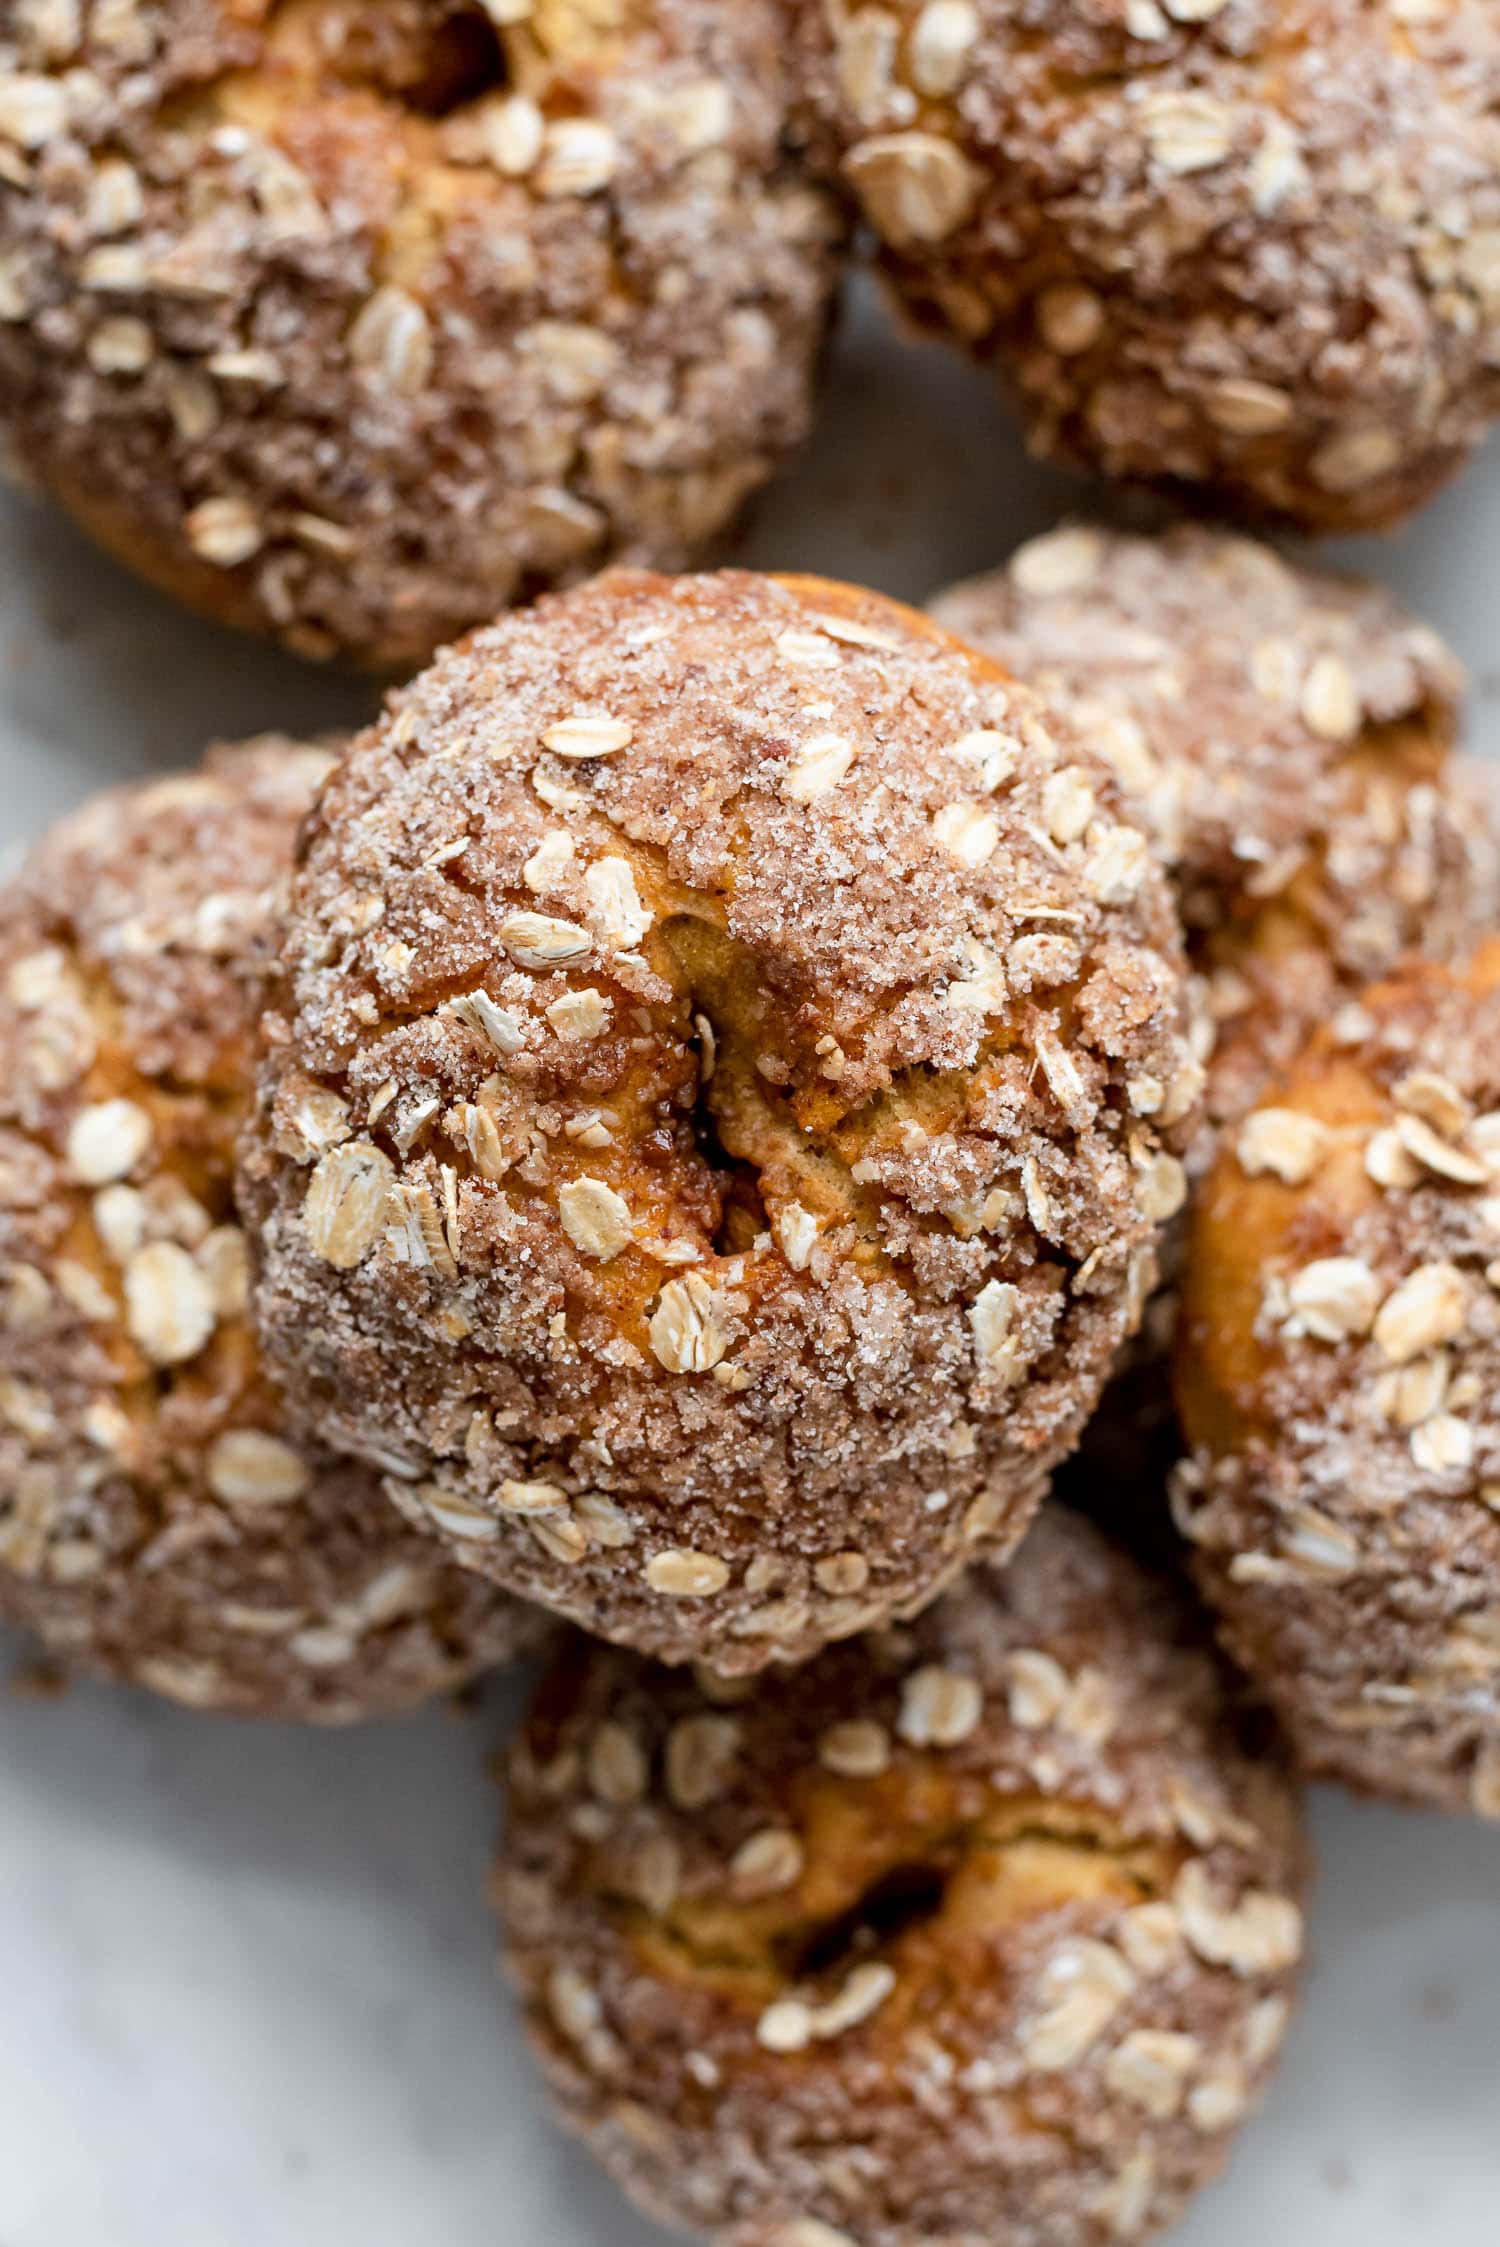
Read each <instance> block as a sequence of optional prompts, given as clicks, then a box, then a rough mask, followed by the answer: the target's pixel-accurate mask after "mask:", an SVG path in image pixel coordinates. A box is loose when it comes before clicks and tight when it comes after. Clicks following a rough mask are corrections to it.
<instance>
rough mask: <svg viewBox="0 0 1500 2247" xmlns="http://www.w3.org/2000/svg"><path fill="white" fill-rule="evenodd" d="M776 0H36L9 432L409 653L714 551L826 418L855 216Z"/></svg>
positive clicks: (274, 610) (244, 605)
mask: <svg viewBox="0 0 1500 2247" xmlns="http://www.w3.org/2000/svg"><path fill="white" fill-rule="evenodd" d="M784 48H785V39H784V35H783V30H782V24H781V15H780V9H779V4H778V0H735V5H734V6H732V7H722V6H718V5H716V4H712V0H504V4H503V5H502V4H501V0H97V4H96V5H94V6H92V7H91V8H89V9H87V10H81V9H79V8H78V7H77V6H76V5H74V0H12V4H11V5H10V6H8V7H7V8H6V9H5V11H4V13H3V19H0V423H3V424H4V425H6V426H7V428H8V434H9V437H10V440H11V447H12V450H13V453H14V456H15V458H16V460H17V462H18V464H19V466H20V467H21V469H22V470H23V472H25V473H27V474H29V475H30V476H31V477H33V478H34V479H36V480H37V481H38V482H40V483H41V484H42V485H44V486H45V487H46V488H47V489H48V490H49V491H51V492H52V493H53V495H54V496H55V497H56V498H57V499H59V500H60V501H61V503H62V504H63V505H64V506H65V507H67V508H68V509H69V511H70V512H71V513H73V514H74V515H75V516H76V517H77V519H78V520H79V521H80V522H81V523H82V524H83V525H84V527H85V528H86V529H87V530H88V531H90V532H91V534H92V535H93V536H94V537H96V538H97V539H98V540H99V541H100V542H101V544H103V545H104V546H105V547H107V548H108V549H109V550H110V551H111V552H112V553H114V554H115V555H116V556H117V557H118V558H120V559H122V560H123V561H125V562H127V563H128V564H129V565H130V566H131V567H132V568H134V569H136V570H138V571H140V572H141V573H142V574H143V575H144V576H146V577H148V578H149V579H151V580H152V581H153V582H154V583H155V584H157V585H159V586H161V587H163V588H164V589H165V590H167V591H169V592H170V593H172V594H174V595H175V596H176V597H177V598H178V599H180V600H183V601H185V602H187V603H188V604H189V605H190V606H192V607H194V608H197V609H199V610H202V611H203V612H205V613H207V614H209V615H212V616H215V617H217V618H219V619H221V620H222V621H224V622H226V623H230V624H234V625H238V626H242V627H247V628H250V629H253V630H256V631H260V632H267V633H271V634H274V635H275V636H276V637H278V638H279V639H281V640H282V641H283V642H284V643H285V644H287V645H288V646H290V647H292V648H294V649H296V650H297V651H298V652H300V653H303V654H306V655H310V656H317V657H322V656H329V655H333V654H338V653H341V654H345V655H348V656H352V657H353V658H355V659H356V660H358V661H360V662H362V663H365V664H369V665H374V666H377V667H380V668H384V669H391V670H405V671H409V670H411V669H414V668H415V667H416V666H417V665H418V664H419V663H421V662H423V661H424V660H425V659H426V657H427V656H428V655H429V654H430V653H431V651H432V649H433V648H434V647H435V646H436V645H437V644H438V643H439V642H441V641H443V640H446V639H449V638H452V637H454V636H455V635H456V634H457V633H459V632H461V631H463V630H464V629H466V628H467V627H468V626H470V625H472V624H475V623H478V622H480V621H482V620H484V619H486V618H488V617H490V616H493V615H494V614H495V612H496V610H497V609H500V608H503V607H504V606H505V605H506V604H507V603H509V602H510V601H512V600H518V599H522V598H525V597H528V596H529V595H530V594H531V593H533V592H535V591H536V590H537V589H538V588H540V587H544V586H547V585H550V584H555V583H557V582H560V581H566V580H569V579H571V578H575V577H579V576H582V575H584V574H586V573H587V572H588V571H589V570H591V569H593V568H596V567H597V566H598V565H599V564H600V563H601V562H603V561H605V560H608V559H611V558H623V559H626V560H632V561H641V562H651V563H655V564H658V565H660V566H663V567H678V566H681V565H682V564H684V563H685V562H686V561H687V560H688V559H690V558H691V557H692V556H693V555H694V554H696V553H701V552H702V551H703V550H704V549H705V547H706V546H707V545H708V544H709V543H711V542H712V540H713V539H714V538H715V536H716V535H717V534H718V533H719V532H721V531H722V530H723V529H724V528H725V527H726V525H727V524H728V523H729V521H730V520H731V519H732V517H733V516H734V514H735V513H736V511H737V509H738V507H739V505H740V503H741V502H742V501H743V500H744V499H745V497H746V496H747V494H748V493H750V492H751V491H753V490H755V489H756V488H757V487H758V486H759V485H760V484H761V483H763V482H764V480H765V478H766V477H767V475H768V474H769V473H770V472H771V469H772V467H773V466H774V464H775V462H776V460H777V459H778V457H779V456H780V455H781V454H782V453H783V452H784V451H785V450H786V448H787V447H788V446H790V445H791V444H793V443H795V442H796V441H797V440H799V439H800V438H801V436H802V435H803V433H804V430H805V426H806V422H807V417H808V405H809V397H810V392H811V388H812V383H813V377H814V372H815V366H816V360H817V357H818V353H819V350H820V347H821V343H822V340H823V337H824V334H825V331H826V328H827V324H828V318H829V314H830V310H831V306H832V301H833V295H834V291H835V288H836V285H837V281H838V276H839V271H840V265H841V248H842V244H841V236H842V231H843V226H842V220H841V219H840V217H839V215H838V212H837V210H836V208H835V205H834V202H833V200H832V199H831V198H830V197H829V196H828V195H827V194H826V193H824V192H823V191H822V190H820V189H817V188H815V187H813V186H811V185H810V184H809V183H808V181H807V180H806V178H805V177H804V175H803V173H802V171H801V169H800V168H799V166H798V165H797V163H796V162H795V161H794V160H793V159H792V157H791V156H790V155H789V153H788V150H787V147H786V145H785V124H786V113H787V108H788V104H789V100H790V85H789V73H788V65H787V60H786V56H785V53H784Z"/></svg>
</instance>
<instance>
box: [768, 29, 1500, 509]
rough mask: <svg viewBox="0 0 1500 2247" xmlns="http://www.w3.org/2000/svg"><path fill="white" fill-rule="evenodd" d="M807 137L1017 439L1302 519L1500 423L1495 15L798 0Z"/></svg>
mask: <svg viewBox="0 0 1500 2247" xmlns="http://www.w3.org/2000/svg"><path fill="white" fill-rule="evenodd" d="M794 15H795V18H796V21H797V24H798V26H799V31H800V37H801V42H802V46H803V50H804V55H805V67H806V71H807V78H808V86H809V107H810V110H811V114H812V119H813V122H812V125H811V128H810V130H811V137H812V139H813V141H814V143H815V145H816V146H817V147H818V148H819V150H820V153H821V158H822V161H823V163H824V164H825V165H826V166H827V168H828V169H829V171H830V173H833V172H836V173H837V174H838V175H839V176H840V177H842V179H843V180H844V181H845V183H846V184H847V185H848V186H849V187H850V188H852V190H853V192H854V194H855V195H856V197H857V198H858V200H859V202H860V204H861V205H862V207H863V210H864V213H865V216H866V217H867V219H868V220H869V221H870V223H871V224H872V226H873V227H874V230H875V233H876V235H877V237H878V240H879V243H880V247H881V253H882V262H883V265H884V268H885V271H886V273H887V275H888V276H889V278H890V280H891V282H892V284H893V286H894V288H895V291H896V293H897V294H898V296H899V297H900V299H901V301H902V303H903V304H904V305H905V306H906V307H907V308H908V309H909V310H910V311H911V312H912V313H914V314H915V316H916V318H917V319H918V320H919V321H920V322H922V323H923V324H924V325H925V326H927V327H929V328H932V329H934V330H936V331H938V332H940V333H943V334H946V335H948V336H950V337H953V338H955V339H956V340H958V341H960V342H961V343H962V344H964V345H965V346H966V347H967V348H968V349H969V350H970V351H972V352H973V353H974V354H975V355H976V356H977V357H978V358H979V359H981V360H982V361H983V362H984V363H986V364H987V365H990V366H993V367H995V368H996V369H998V370H999V371H1000V372H1002V373H1003V375H1004V376H1005V378H1006V380H1007V382H1008V384H1009V385H1010V386H1011V387H1012V388H1014V389H1015V390H1016V391H1017V392H1018V393H1019V396H1020V400H1021V404H1022V408H1023V411H1024V413H1025V416H1026V421H1027V426H1028V429H1029V432H1030V436H1031V441H1032V443H1033V445H1034V447H1035V448H1036V449H1037V450H1038V451H1040V452H1043V453H1051V454H1057V455H1062V456H1065V457H1071V458H1074V459H1077V460H1080V461H1083V462H1085V463H1087V464H1089V465H1090V466H1093V467H1097V468H1099V469H1102V470H1103V471H1104V472H1105V473H1107V474H1109V475H1111V476H1116V477H1128V478H1132V479H1138V480H1140V479H1145V480H1149V481H1151V482H1156V483H1167V484H1170V485H1174V486H1177V487H1179V488H1182V487H1186V488H1188V489H1189V490H1195V489H1196V490H1200V491H1202V490H1206V491H1207V492H1209V493H1210V494H1212V495H1213V496H1214V497H1216V498H1218V499H1221V500H1227V501H1229V502H1234V503H1239V504H1241V505H1244V506H1248V507H1250V508H1252V509H1254V510H1256V511H1260V512H1264V511H1267V510H1269V511H1271V512H1273V513H1275V514H1277V515H1281V516H1285V517H1288V518H1291V519H1293V520H1295V521H1297V522H1299V523H1302V524H1304V525H1307V526H1309V527H1312V528H1315V529H1319V530H1334V529H1338V530H1350V529H1356V528H1359V529H1368V528H1373V527H1376V526H1379V525H1383V524H1389V523H1393V522H1395V521H1398V520H1399V519H1400V518H1401V517H1402V516H1404V515H1406V514H1408V513H1409V512H1410V511H1411V510H1412V509H1413V508H1415V507H1417V506H1420V505H1421V504H1422V502H1423V501H1424V500H1426V499H1427V498H1428V497H1430V495H1431V494H1432V493H1433V492H1434V491H1435V490H1436V489H1437V488H1438V487H1439V486H1440V485H1441V484H1442V483H1443V482H1444V481H1445V480H1446V479H1447V478H1448V477H1449V476H1451V475H1452V474H1453V473H1454V472H1455V470H1456V469H1457V468H1458V467H1459V466H1460V465H1461V464H1462V462H1463V461H1464V460H1465V458H1466V457H1467V456H1468V454H1469V453H1470V452H1471V451H1472V450H1473V448H1474V447H1475V445H1476V444H1477V443H1478V442H1479V440H1480V439H1481V438H1482V437H1483V435H1484V433H1485V430H1486V428H1487V426H1488V424H1489V422H1490V421H1491V420H1492V419H1493V418H1494V416H1495V414H1496V412H1497V410H1500V360H1497V354H1496V349H1495V322H1496V317H1497V314H1500V20H1497V17H1496V12H1495V9H1494V8H1493V6H1492V5H1490V0H880V4H879V5H864V4H863V0H796V5H795V8H794Z"/></svg>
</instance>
